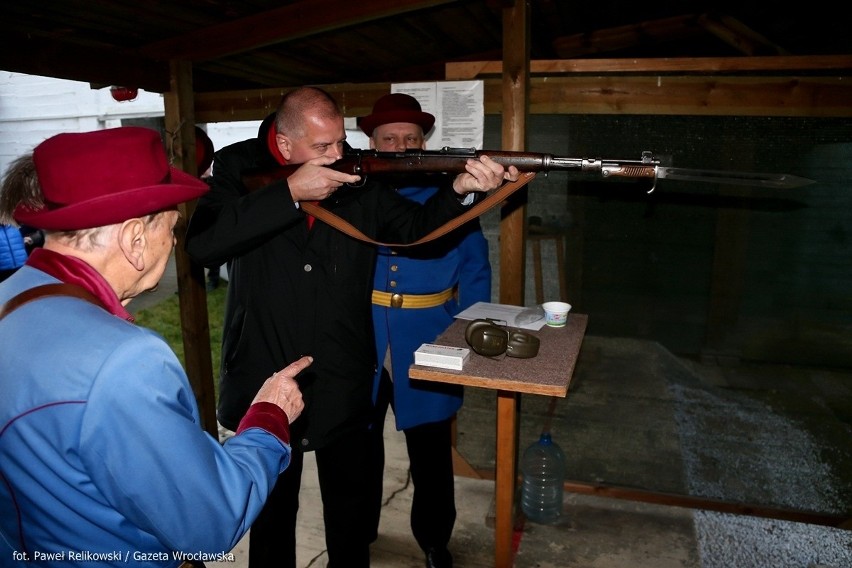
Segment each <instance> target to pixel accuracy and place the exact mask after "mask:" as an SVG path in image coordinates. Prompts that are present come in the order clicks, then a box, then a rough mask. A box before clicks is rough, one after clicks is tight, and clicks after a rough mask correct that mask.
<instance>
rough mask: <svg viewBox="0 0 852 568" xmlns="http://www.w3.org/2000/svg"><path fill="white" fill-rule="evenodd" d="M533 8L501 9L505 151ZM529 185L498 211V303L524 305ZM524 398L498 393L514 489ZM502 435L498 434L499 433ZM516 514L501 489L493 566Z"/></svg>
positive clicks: (503, 476) (522, 82) (505, 469)
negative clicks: (507, 434) (510, 441)
mask: <svg viewBox="0 0 852 568" xmlns="http://www.w3.org/2000/svg"><path fill="white" fill-rule="evenodd" d="M529 15H530V6H529V2H528V1H527V0H515V2H513V3H512V5H511V6H509V7H507V8H504V9H503V120H502V126H503V130H502V147H503V149H504V150H512V151H524V150H526V147H527V136H526V134H527V133H526V126H527V113H528V107H529V105H528V102H527V97H528V96H529V82H530V70H529V66H530V38H529V35H530V34H529V30H530V24H529ZM526 216H527V188H526V187H525V188H523V189H521V190H519V191H517V192H515V193H514V194H512V196H511V197H510V198H509V199H507V200H506V201H505V202H504V203H503V205H502V207H501V209H500V294H499V296H500V302H501V303H503V304H514V305H518V306H523V305H524V281H525V274H524V272H525V268H526V249H527V244H526V239H525V234H526ZM520 404H521V399H520V395H519V394H518V393H512V392H502V391H501V392H500V393H499V394H498V398H497V405H498V416H497V424H498V426H497V429H498V431H502V432H511V433H512V434H511V435H512V437H513V439H514V444H511V448H512V450H511V451H509V450H507V447H508V445H506V446H504V445H503V444H498V447H497V456H498V459H499V460H500V462H499V463H500V465H499V467H498V468H497V472H496V479H495V487H496V488H501V487H512V488H514V487H516V485H517V478H518V473H517V472H518V450H517V447H518V430H519V428H518V425H519V423H520V420H518V419H517V416H518V415H519V414H518V413H519V411H520ZM498 439H499V437H498ZM514 518H515V491H511V492H505V491H499V490H498V491H497V495H496V502H495V526H494V548H495V563H494V565H495V567H496V568H509V567H511V566H512V564H513V554H512V534H513V530H514V522H513V519H514Z"/></svg>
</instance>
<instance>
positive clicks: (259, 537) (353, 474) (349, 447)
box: [249, 429, 370, 568]
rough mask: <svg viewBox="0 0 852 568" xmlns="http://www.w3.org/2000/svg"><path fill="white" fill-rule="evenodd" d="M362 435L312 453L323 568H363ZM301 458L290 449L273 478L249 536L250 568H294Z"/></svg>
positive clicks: (365, 439) (366, 546) (366, 544)
mask: <svg viewBox="0 0 852 568" xmlns="http://www.w3.org/2000/svg"><path fill="white" fill-rule="evenodd" d="M368 451H369V435H368V432H367V430H366V429H363V430H357V431H353V432H351V433H349V434H346V435H344V436H342V437H340V438H339V439H338V440H336V441H335V442H334V443H333V444H332V445H330V446H326V447H324V448H321V449H319V450H316V461H317V474H318V476H319V487H320V493H321V495H322V507H323V520H324V525H325V543H326V547H327V549H328V568H367V567H368V566H369V565H370V539H369V529H368V528H367V526H366V524H365V522H364V511H366V510H367V508H368V506H369V498H368V495H367V492H366V491H364V487H366V486H367V479H368V478H367V468H366V466H365V463H364V456H365V454H366V453H367V452H368ZM304 460H305V454H304V452H301V451H299V450H297V449H295V448H294V449H293V453H292V456H291V459H290V465H289V466H288V467H287V469H286V470H284V473H282V474H281V475H280V476H279V477H278V482H277V483H276V484H275V488H274V489H273V490H272V493H271V495H270V496H269V499H268V500H267V502H266V505H264V507H263V510H262V511H261V513H260V515H259V516H258V518H257V520H256V521H255V522H254V524H253V525H252V526H251V533H250V536H249V568H295V567H296V513H297V512H298V510H299V487H300V486H301V482H302V467H303V465H304Z"/></svg>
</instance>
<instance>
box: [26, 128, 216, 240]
mask: <svg viewBox="0 0 852 568" xmlns="http://www.w3.org/2000/svg"><path fill="white" fill-rule="evenodd" d="M33 161H34V162H35V167H36V173H37V174H38V180H39V184H40V185H41V190H42V194H43V196H44V202H45V205H44V207H42V208H41V209H38V210H32V209H30V208H28V207H26V206H24V205H19V206H18V207H17V209H15V214H14V217H15V220H16V221H17V222H18V223H20V224H22V225H28V226H30V227H35V228H36V229H47V230H57V231H72V230H78V229H88V228H92V227H101V226H104V225H112V224H113V223H120V222H122V221H125V220H127V219H132V218H134V217H142V216H144V215H148V214H150V213H156V212H157V211H162V210H164V209H167V208H170V207H174V206H175V205H177V204H179V203H183V202H184V201H189V200H191V199H195V198H196V197H199V196H200V195H202V194H203V193H204V192H206V191H207V190H208V189H209V186H208V185H207V184H206V183H205V182H203V181H201V180H200V179H198V178H196V177H193V176H191V175H189V174H187V173H186V172H183V171H181V170H179V169H177V168H173V167H171V166H169V163H168V160H167V159H166V152H165V150H164V149H163V142H162V140H161V139H160V135H159V134H158V133H157V132H156V131H155V130H151V129H150V128H142V127H139V126H124V127H121V128H111V129H107V130H96V131H94V132H82V133H65V134H57V135H56V136H53V137H51V138H48V139H47V140H45V141H44V142H42V143H41V144H39V145H38V146H36V148H35V150H34V151H33Z"/></svg>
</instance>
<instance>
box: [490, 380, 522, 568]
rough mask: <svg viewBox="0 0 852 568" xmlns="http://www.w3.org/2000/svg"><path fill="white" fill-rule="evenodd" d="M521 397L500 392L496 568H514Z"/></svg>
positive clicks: (495, 526)
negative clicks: (513, 536) (513, 551)
mask: <svg viewBox="0 0 852 568" xmlns="http://www.w3.org/2000/svg"><path fill="white" fill-rule="evenodd" d="M519 400H520V399H519V397H518V393H516V392H511V391H503V390H501V391H497V464H496V469H497V471H496V479H495V489H494V492H495V513H494V515H495V520H494V549H495V563H494V566H495V567H496V568H510V567H511V566H512V564H513V563H514V561H513V560H514V559H513V558H512V531H513V529H514V526H513V525H514V522H513V519H514V502H515V486H516V483H517V446H518V445H517V439H518V404H519Z"/></svg>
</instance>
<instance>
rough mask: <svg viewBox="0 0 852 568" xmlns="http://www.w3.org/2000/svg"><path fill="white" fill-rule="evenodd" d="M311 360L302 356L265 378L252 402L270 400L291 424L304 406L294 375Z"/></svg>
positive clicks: (303, 368)
mask: <svg viewBox="0 0 852 568" xmlns="http://www.w3.org/2000/svg"><path fill="white" fill-rule="evenodd" d="M313 362H314V359H313V357H307V356H306V357H302V358H301V359H299V360H298V361H296V362H294V363H290V364H289V365H287V366H286V367H284V368H283V369H281V370H280V371H278V372H277V373H274V374H273V375H272V376H271V377H269V378H268V379H266V381H265V382H264V383H263V385H262V386H261V387H260V390H259V391H257V394H256V395H255V397H254V400H253V401H252V404H254V403H256V402H271V403H272V404H274V405H276V406H277V407H278V408H280V409H281V410H283V411H284V413H285V414H286V415H287V419H288V420H289V421H290V424H292V423H293V421H294V420H296V418H298V417H299V415H300V414H301V413H302V409H303V408H304V407H305V403H304V402H303V401H302V391H300V390H299V385H298V383H296V379H295V377H296V375H298V374H299V373H301V372H302V371H303V370H305V369H307V368H308V365H310V364H311V363H313Z"/></svg>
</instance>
